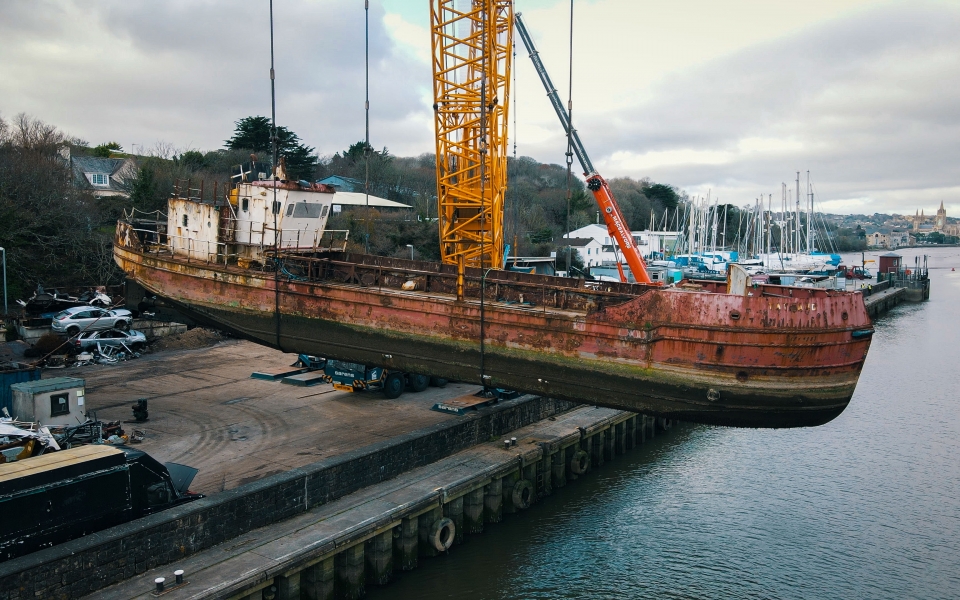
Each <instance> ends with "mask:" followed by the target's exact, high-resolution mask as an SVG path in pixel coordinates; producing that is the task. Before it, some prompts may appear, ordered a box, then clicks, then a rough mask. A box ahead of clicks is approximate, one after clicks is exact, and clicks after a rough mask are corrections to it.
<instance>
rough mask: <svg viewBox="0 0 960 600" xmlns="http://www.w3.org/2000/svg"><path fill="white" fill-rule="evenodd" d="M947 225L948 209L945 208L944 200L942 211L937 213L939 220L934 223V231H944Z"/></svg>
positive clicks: (941, 205)
mask: <svg viewBox="0 0 960 600" xmlns="http://www.w3.org/2000/svg"><path fill="white" fill-rule="evenodd" d="M946 225H947V209H945V208H944V207H943V200H941V201H940V210H938V211H937V218H936V220H935V221H934V222H933V229H934V231H943V228H944V227H946Z"/></svg>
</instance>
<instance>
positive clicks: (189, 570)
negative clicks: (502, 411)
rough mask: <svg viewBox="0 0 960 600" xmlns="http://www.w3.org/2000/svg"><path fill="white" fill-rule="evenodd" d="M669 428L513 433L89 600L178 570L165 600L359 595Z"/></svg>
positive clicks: (606, 417)
mask: <svg viewBox="0 0 960 600" xmlns="http://www.w3.org/2000/svg"><path fill="white" fill-rule="evenodd" d="M671 426H672V422H671V421H668V420H665V419H659V418H657V419H654V418H651V417H645V416H643V415H636V414H633V413H628V412H622V411H617V410H613V409H608V408H597V407H589V406H583V407H580V408H577V409H575V410H572V411H569V412H566V413H564V414H562V415H558V416H556V417H553V418H549V419H546V420H543V421H540V422H537V423H534V424H532V425H528V426H526V427H524V428H522V429H519V430H517V431H515V432H511V433H510V436H511V437H510V438H508V440H507V441H506V443H504V440H493V441H488V442H486V443H482V444H478V445H477V446H474V447H471V448H469V449H466V450H463V451H461V452H459V453H456V454H454V455H451V456H449V457H446V458H444V459H442V460H439V461H437V462H435V463H431V464H429V465H426V466H423V467H419V468H417V469H413V470H411V471H409V472H407V473H404V474H402V475H400V476H399V477H397V478H395V479H392V480H390V481H386V482H382V483H379V484H376V485H373V486H370V487H368V488H364V489H362V490H359V491H357V492H355V493H353V494H350V495H348V496H345V497H343V498H341V499H339V500H336V501H334V502H331V503H329V504H325V505H322V506H318V507H315V508H313V509H311V510H310V511H307V512H306V513H304V514H302V515H298V516H297V517H295V518H292V519H289V520H287V521H284V522H281V523H277V524H275V525H272V526H270V527H264V528H260V529H258V530H255V531H251V532H250V533H249V534H247V535H244V536H242V537H241V538H239V539H237V540H231V541H230V542H229V543H227V544H223V545H221V546H218V547H216V548H211V549H209V550H205V551H203V552H200V553H198V554H196V555H195V556H193V557H191V558H190V559H186V560H184V561H177V562H176V563H175V564H172V565H167V566H165V567H161V568H158V569H153V570H151V571H148V572H146V573H144V574H142V575H138V576H136V577H134V578H133V579H130V580H127V581H124V582H122V583H120V584H118V585H116V586H112V587H109V588H106V589H103V590H101V591H99V592H97V594H96V598H97V599H98V600H131V599H143V600H146V599H147V598H149V597H151V596H150V593H151V591H152V589H153V582H154V580H155V578H157V577H165V578H167V580H168V581H170V580H171V574H172V573H173V571H174V569H183V570H184V572H185V578H186V579H188V580H189V582H190V583H189V585H185V586H183V587H181V588H177V589H171V590H167V591H166V592H165V594H164V596H165V597H168V598H170V599H171V600H186V599H187V598H190V599H199V598H219V599H233V600H265V599H268V598H269V599H273V600H300V599H303V598H307V599H310V600H317V599H322V600H333V599H334V598H350V599H353V598H360V597H362V596H363V595H364V593H365V591H366V590H367V589H368V588H369V587H370V586H379V585H386V584H388V583H389V582H390V581H391V580H392V579H393V578H394V577H395V576H396V573H399V572H402V571H410V570H412V569H415V568H417V567H418V566H420V565H422V564H423V563H424V562H425V561H427V560H429V559H430V558H431V557H434V556H437V555H439V554H441V553H444V552H447V551H450V550H451V548H455V547H456V546H457V545H458V544H460V543H462V542H463V540H464V537H465V535H473V534H478V533H482V532H483V531H484V529H485V528H487V527H492V526H493V527H495V526H496V525H493V524H494V523H498V522H500V521H506V522H508V521H509V520H511V519H515V518H519V513H522V512H523V511H525V510H527V509H528V508H529V507H530V506H532V505H534V504H536V503H537V502H538V501H539V500H540V499H542V498H543V497H545V496H547V495H549V494H550V493H552V491H553V490H554V489H556V488H558V487H562V486H564V485H571V484H572V483H573V482H574V480H576V479H578V478H581V477H584V476H590V474H591V472H592V471H593V470H595V469H597V468H600V467H602V465H603V464H605V463H607V462H610V461H612V460H614V459H615V457H617V456H618V455H621V454H624V453H626V452H628V451H629V450H630V449H631V448H633V447H636V446H638V445H639V444H641V443H643V441H645V440H647V439H649V438H650V437H652V436H653V435H654V434H655V433H657V432H658V431H662V430H665V429H669V428H670V427H671ZM513 438H515V443H512V444H511V443H510V440H511V439H513ZM463 529H467V530H468V532H469V533H467V534H463V533H460V532H461V531H462V530H463Z"/></svg>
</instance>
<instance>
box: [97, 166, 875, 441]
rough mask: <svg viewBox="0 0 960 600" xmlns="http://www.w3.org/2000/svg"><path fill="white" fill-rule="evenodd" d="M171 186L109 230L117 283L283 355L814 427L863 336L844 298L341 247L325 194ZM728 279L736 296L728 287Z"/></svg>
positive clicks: (858, 361)
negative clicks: (215, 193) (161, 206)
mask: <svg viewBox="0 0 960 600" xmlns="http://www.w3.org/2000/svg"><path fill="white" fill-rule="evenodd" d="M202 196H203V194H202V193H199V190H196V189H191V188H189V186H187V188H186V189H185V190H184V189H182V188H181V189H180V190H178V193H177V194H174V197H173V198H171V200H170V201H169V205H168V213H167V215H166V218H165V219H163V218H160V219H154V220H149V219H133V218H128V219H124V220H121V221H120V222H119V223H118V226H117V231H116V237H115V244H114V257H115V260H116V262H117V264H118V265H119V266H120V267H121V268H122V269H123V270H124V271H125V272H126V274H127V277H129V278H130V279H132V280H134V281H136V282H137V283H139V284H140V285H142V286H143V287H144V288H145V289H146V290H148V291H149V292H151V293H153V294H156V295H157V296H159V297H162V298H165V299H167V300H168V301H170V302H172V303H173V304H174V305H175V306H177V307H178V308H179V309H180V310H182V311H184V312H186V313H187V314H189V315H191V316H192V317H194V318H196V319H197V320H198V321H201V322H206V323H209V324H211V325H213V326H216V327H218V328H221V329H225V330H228V331H230V332H233V333H234V334H236V335H238V336H241V337H243V338H247V339H249V340H252V341H254V342H257V343H260V344H265V345H267V346H271V347H274V348H278V349H281V350H283V351H285V352H297V353H305V354H315V355H321V356H326V357H330V358H334V359H339V360H345V361H351V362H358V363H365V364H369V365H378V366H383V367H385V368H387V369H394V370H401V371H405V372H411V373H422V374H429V375H432V376H436V377H443V378H448V379H451V380H460V381H467V382H476V383H477V384H483V385H486V386H492V387H501V388H507V389H514V390H518V391H522V392H527V393H536V394H543V395H548V396H551V397H556V398H563V399H568V400H573V401H577V402H584V403H589V404H596V405H601V406H609V407H614V408H619V409H624V410H630V411H636V412H643V413H648V414H657V415H662V416H665V417H671V418H677V419H682V420H686V421H692V422H699V423H711V424H718V425H731V426H742V427H799V426H814V425H819V424H822V423H826V422H828V421H830V420H831V419H833V418H834V417H836V416H837V415H839V414H840V413H841V412H842V411H843V409H844V408H845V407H846V406H847V404H848V403H849V401H850V398H851V396H852V395H853V392H854V388H855V387H856V384H857V379H858V377H859V375H860V371H861V368H862V367H863V363H864V360H865V358H866V355H867V350H868V348H869V346H870V339H871V334H872V333H873V329H872V324H871V321H870V318H869V317H868V315H867V312H866V310H865V307H864V303H863V298H862V296H861V295H860V294H859V293H856V292H845V291H837V290H826V289H815V288H794V287H782V286H775V285H753V284H750V283H749V281H748V280H747V281H743V280H741V281H740V282H739V285H738V284H737V283H729V284H728V283H725V282H714V283H708V282H703V283H702V284H701V285H691V286H686V287H661V286H655V285H637V284H627V283H615V282H591V281H584V280H580V279H570V278H561V277H551V276H543V275H534V274H525V273H517V272H512V271H500V270H488V271H481V270H479V269H467V270H466V273H465V280H464V287H463V289H464V297H463V298H462V299H458V298H457V295H456V290H457V277H458V275H457V269H456V267H455V266H453V265H444V264H439V263H432V262H424V261H413V260H403V259H396V258H386V257H379V256H371V255H363V254H356V253H350V252H347V251H346V250H345V248H346V243H345V239H346V235H347V234H346V232H337V231H330V230H328V229H327V228H326V224H327V220H328V218H329V217H330V214H331V212H332V209H333V205H334V204H335V202H336V201H335V192H334V190H333V189H331V188H327V187H325V186H322V185H318V184H310V185H305V184H304V185H301V184H298V183H295V182H286V181H271V180H266V181H253V182H241V183H240V184H238V185H237V186H235V187H233V188H232V189H230V190H229V191H228V193H226V194H224V195H223V196H222V197H220V198H216V197H215V198H214V199H212V200H207V201H204V200H203V199H202ZM728 286H729V287H730V288H731V289H727V288H728Z"/></svg>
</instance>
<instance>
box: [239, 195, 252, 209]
mask: <svg viewBox="0 0 960 600" xmlns="http://www.w3.org/2000/svg"><path fill="white" fill-rule="evenodd" d="M240 208H241V210H243V212H247V210H249V208H250V198H244V199H243V200H242V201H241V202H240Z"/></svg>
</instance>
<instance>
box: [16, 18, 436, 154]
mask: <svg viewBox="0 0 960 600" xmlns="http://www.w3.org/2000/svg"><path fill="white" fill-rule="evenodd" d="M36 8H37V10H28V9H27V8H26V4H25V3H22V4H17V3H4V5H3V6H2V7H0V36H2V37H3V38H4V40H5V41H4V44H3V47H2V48H0V62H2V63H4V64H6V65H8V66H6V67H4V66H0V98H5V99H6V100H3V101H0V102H3V103H2V104H0V110H3V111H4V113H5V114H8V116H9V113H12V112H19V111H26V112H29V113H31V114H34V115H35V116H37V117H40V118H43V119H45V120H47V121H50V122H53V123H55V124H57V125H59V126H61V127H63V128H64V129H66V130H68V131H70V132H72V133H75V134H78V135H81V136H82V137H85V138H88V139H89V140H90V141H92V142H100V141H104V140H107V139H116V140H117V141H120V142H121V143H122V144H124V145H125V146H126V145H128V144H129V143H130V142H131V141H135V142H138V143H141V144H144V145H145V146H147V147H149V146H151V145H152V144H153V143H154V142H155V141H156V140H165V141H167V142H169V143H172V144H174V145H175V146H178V147H185V146H188V145H189V146H192V147H197V148H201V149H213V148H216V147H219V146H221V145H222V142H223V139H225V138H226V137H228V136H229V135H230V133H231V132H232V129H233V121H234V120H236V119H239V118H241V117H244V116H247V115H250V114H266V115H268V114H269V113H270V95H269V92H270V87H269V79H268V72H269V20H268V18H269V16H268V12H267V3H266V2H253V1H248V2H227V1H220V2H214V1H209V2H186V1H175V2H121V1H118V0H115V1H110V2H99V3H95V4H93V3H85V2H84V3H79V2H75V3H71V2H68V1H66V0H65V1H64V2H45V3H43V4H40V5H37V6H36ZM274 10H275V13H274V14H275V27H276V43H275V47H276V63H277V120H278V122H279V123H280V124H283V125H286V126H288V127H290V128H292V129H293V130H294V131H296V132H297V133H298V134H300V136H301V137H302V138H303V139H304V140H305V141H306V142H307V143H309V144H310V145H313V146H316V147H317V148H318V150H319V151H321V152H326V153H332V152H335V151H337V150H340V149H343V148H345V147H346V145H348V144H350V143H352V142H355V141H357V140H359V139H362V138H363V135H364V114H363V112H364V111H363V99H364V95H363V94H364V91H363V86H364V80H363V76H364V72H363V28H364V23H363V19H364V11H363V5H362V3H358V2H348V1H346V0H338V1H333V2H331V1H327V2H322V3H317V2H306V1H299V2H284V3H277V4H276V6H275V7H274ZM77 13H80V14H83V15H84V16H85V19H84V21H83V22H81V23H77V22H71V15H76V14H77ZM382 17H383V13H382V9H381V8H380V7H379V5H377V4H376V3H373V6H371V14H370V52H371V56H372V59H373V60H372V62H371V68H370V82H371V103H372V107H373V110H372V123H371V128H372V137H371V141H372V142H373V143H374V144H376V145H386V144H385V142H383V141H380V140H389V139H397V138H399V139H401V140H403V143H401V148H397V149H398V150H400V149H406V150H413V149H414V148H415V147H416V148H420V147H426V148H429V146H430V132H429V131H425V132H423V135H422V136H420V139H416V136H411V135H410V132H409V131H407V130H406V129H405V128H404V125H403V119H404V118H406V117H408V116H410V115H416V114H418V113H419V114H421V115H426V114H427V113H426V112H425V111H426V110H427V109H428V107H427V106H424V105H423V102H422V101H421V99H420V97H419V89H418V86H421V87H422V86H426V85H429V82H430V79H429V72H425V73H423V72H422V71H428V70H429V67H424V66H423V65H419V64H416V63H414V62H413V61H412V60H410V59H409V58H407V57H405V56H404V55H402V54H398V53H397V52H396V49H395V48H394V47H393V44H392V42H391V41H390V39H389V36H388V35H387V32H386V31H385V30H384V26H383V23H382ZM95 27H99V28H100V29H101V30H102V32H103V34H102V35H101V36H93V35H92V33H91V31H92V30H93V29H94V28H95ZM91 38H93V39H91ZM37 40H42V41H43V46H40V45H38V44H37V42H36V41H37ZM51 50H52V52H51ZM427 116H428V115H427ZM394 132H397V135H394ZM407 140H410V142H413V143H409V142H407ZM403 146H406V148H403Z"/></svg>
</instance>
